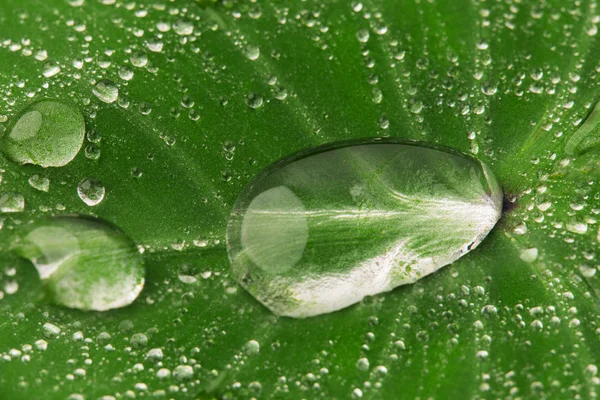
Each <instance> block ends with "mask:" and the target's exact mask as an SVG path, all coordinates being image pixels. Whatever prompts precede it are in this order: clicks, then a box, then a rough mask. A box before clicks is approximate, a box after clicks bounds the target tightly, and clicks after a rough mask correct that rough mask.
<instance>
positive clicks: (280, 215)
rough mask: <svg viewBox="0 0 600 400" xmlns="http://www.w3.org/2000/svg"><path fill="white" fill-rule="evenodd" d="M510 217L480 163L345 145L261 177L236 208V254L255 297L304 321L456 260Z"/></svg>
mask: <svg viewBox="0 0 600 400" xmlns="http://www.w3.org/2000/svg"><path fill="white" fill-rule="evenodd" d="M501 211H502V190H501V188H500V185H499V183H498V181H497V180H496V178H495V177H494V175H493V173H492V172H491V170H490V169H489V168H488V167H487V166H486V165H485V164H483V163H482V162H480V161H478V160H476V159H474V158H471V157H468V156H465V155H462V154H460V153H458V152H456V151H452V150H449V149H442V148H437V147H432V146H427V145H424V144H419V143H413V142H406V141H400V140H394V139H381V140H380V139H371V140H363V141H352V142H341V143H334V144H331V145H327V146H322V147H318V148H316V149H312V150H308V151H303V152H300V153H298V154H296V155H293V156H291V157H288V158H285V159H283V160H281V161H279V162H277V163H275V164H274V165H273V166H271V167H269V168H267V169H266V170H265V171H263V172H262V173H261V174H259V176H258V177H256V178H255V179H254V180H253V181H252V182H251V183H250V184H249V185H248V186H247V187H246V189H245V190H244V191H243V193H242V194H241V195H240V197H239V199H238V200H237V202H236V204H235V206H234V209H233V212H232V214H231V217H230V220H229V223H228V227H227V247H228V252H229V258H230V261H231V264H232V269H233V273H234V277H235V278H236V280H238V282H239V283H240V284H241V285H242V286H243V287H244V288H246V289H247V290H248V291H249V292H250V293H251V294H252V295H253V296H254V297H256V298H257V299H258V300H259V301H261V302H262V303H263V304H264V305H266V306H267V307H268V308H269V309H271V310H272V311H273V312H274V313H276V314H278V315H287V316H292V317H307V316H312V315H318V314H323V313H327V312H331V311H335V310H338V309H341V308H344V307H347V306H349V305H351V304H354V303H356V302H358V301H360V300H361V299H362V298H363V297H365V296H368V295H374V294H377V293H381V292H385V291H389V290H391V289H393V288H394V287H396V286H400V285H404V284H408V283H413V282H415V281H416V280H418V279H420V278H422V277H424V276H426V275H429V274H431V273H432V272H434V271H436V270H438V269H439V268H441V267H443V266H444V265H447V264H449V263H451V262H453V261H455V260H456V259H458V258H459V257H461V256H462V255H464V254H465V253H467V252H468V251H470V250H472V249H473V248H474V247H476V246H477V245H478V244H479V243H480V242H481V240H482V239H483V238H484V237H485V236H486V235H487V234H488V232H489V231H490V230H491V229H492V227H493V226H494V225H495V224H496V222H497V221H498V219H499V218H500V215H501Z"/></svg>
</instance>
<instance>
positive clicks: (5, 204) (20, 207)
mask: <svg viewBox="0 0 600 400" xmlns="http://www.w3.org/2000/svg"><path fill="white" fill-rule="evenodd" d="M23 211H25V198H24V197H23V195H22V194H21V193H17V192H5V193H0V213H1V214H5V213H6V214H7V213H20V212H23Z"/></svg>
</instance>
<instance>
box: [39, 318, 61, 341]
mask: <svg viewBox="0 0 600 400" xmlns="http://www.w3.org/2000/svg"><path fill="white" fill-rule="evenodd" d="M42 331H43V332H44V336H46V337H47V338H48V339H52V338H55V337H57V336H58V335H60V332H61V331H62V330H61V329H60V328H59V327H58V326H56V325H54V324H51V323H50V322H46V323H45V324H44V325H43V326H42Z"/></svg>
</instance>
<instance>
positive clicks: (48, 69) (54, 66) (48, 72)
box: [42, 61, 60, 78]
mask: <svg viewBox="0 0 600 400" xmlns="http://www.w3.org/2000/svg"><path fill="white" fill-rule="evenodd" d="M59 72H60V64H59V63H57V62H56V61H46V62H45V63H44V67H43V72H42V74H43V75H44V76H45V77H46V78H51V77H53V76H54V75H56V74H58V73H59Z"/></svg>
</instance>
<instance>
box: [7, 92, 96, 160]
mask: <svg viewBox="0 0 600 400" xmlns="http://www.w3.org/2000/svg"><path fill="white" fill-rule="evenodd" d="M84 134H85V122H84V120H83V115H81V112H80V111H79V110H78V109H76V108H75V107H73V106H70V105H67V104H63V103H60V102H58V101H55V100H44V101H41V102H39V103H35V104H31V105H30V106H28V107H27V108H26V109H24V110H23V111H22V112H21V113H20V114H19V116H18V118H16V119H15V121H14V123H13V124H12V125H11V126H9V127H8V129H7V130H6V132H5V134H4V136H3V137H2V138H1V139H0V149H2V151H3V152H4V153H5V154H6V155H7V156H8V158H10V159H11V160H13V161H15V162H18V163H20V164H36V165H41V166H42V167H61V166H63V165H66V164H68V163H69V162H71V160H73V159H74V158H75V156H76V155H77V153H78V152H79V149H80V148H81V145H82V144H83V136H84Z"/></svg>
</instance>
